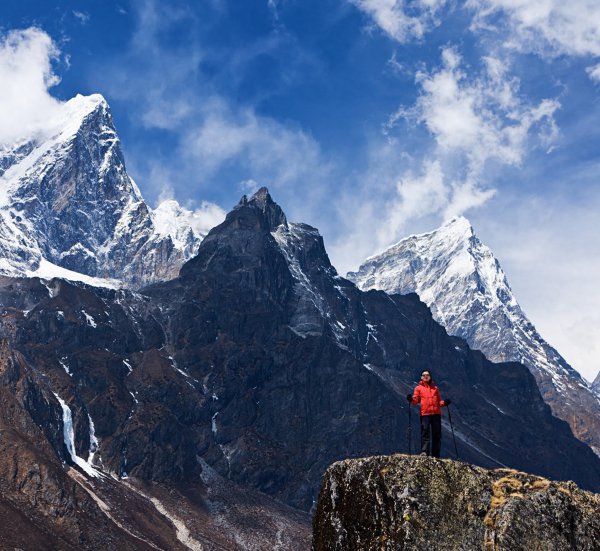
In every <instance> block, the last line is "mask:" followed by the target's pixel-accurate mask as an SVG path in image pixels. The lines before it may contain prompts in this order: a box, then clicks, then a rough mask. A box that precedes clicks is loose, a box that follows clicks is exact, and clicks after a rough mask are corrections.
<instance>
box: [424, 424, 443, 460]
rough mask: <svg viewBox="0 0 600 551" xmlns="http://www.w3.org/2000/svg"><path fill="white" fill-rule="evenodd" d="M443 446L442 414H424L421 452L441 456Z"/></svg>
mask: <svg viewBox="0 0 600 551" xmlns="http://www.w3.org/2000/svg"><path fill="white" fill-rule="evenodd" d="M441 446H442V416H441V415H439V414H436V415H423V416H421V453H426V454H427V455H432V456H433V457H439V456H440V450H441Z"/></svg>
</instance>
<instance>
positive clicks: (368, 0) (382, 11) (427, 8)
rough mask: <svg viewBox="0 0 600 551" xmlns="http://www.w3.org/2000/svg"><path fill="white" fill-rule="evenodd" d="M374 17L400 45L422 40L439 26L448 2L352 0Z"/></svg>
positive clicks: (375, 21)
mask: <svg viewBox="0 0 600 551" xmlns="http://www.w3.org/2000/svg"><path fill="white" fill-rule="evenodd" d="M350 2H351V3H352V4H354V5H355V6H356V7H357V8H359V9H360V10H361V11H363V12H364V13H366V14H367V15H369V16H370V17H371V19H372V20H373V22H374V23H375V24H376V25H378V26H379V27H380V28H381V29H382V30H383V31H384V32H385V33H386V34H387V35H388V36H390V37H391V38H393V39H394V40H397V41H398V42H408V41H409V40H412V39H420V38H423V36H424V35H425V33H426V32H427V31H428V30H429V29H430V28H432V27H434V26H435V25H437V24H438V23H439V22H438V21H437V20H436V15H437V13H438V11H439V10H440V9H441V8H442V7H443V6H444V5H445V4H446V3H447V0H413V1H412V2H410V3H407V2H405V1H404V0H350Z"/></svg>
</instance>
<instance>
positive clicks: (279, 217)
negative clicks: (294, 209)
mask: <svg viewBox="0 0 600 551" xmlns="http://www.w3.org/2000/svg"><path fill="white" fill-rule="evenodd" d="M237 206H238V207H243V206H251V207H255V208H257V209H259V210H260V211H261V212H262V214H263V215H264V217H265V220H266V222H267V226H268V228H269V231H273V230H276V229H277V228H278V227H279V226H281V225H282V224H283V225H284V226H286V227H287V225H288V222H287V218H286V216H285V213H284V212H283V210H282V209H281V207H280V206H279V205H278V204H277V203H276V202H275V201H273V198H272V197H271V194H270V193H269V190H268V189H267V188H266V187H264V186H263V187H261V188H260V189H259V190H258V191H257V192H256V193H254V195H252V197H250V199H248V197H247V196H246V195H244V196H243V197H242V198H241V199H240V202H239V203H238V205H237Z"/></svg>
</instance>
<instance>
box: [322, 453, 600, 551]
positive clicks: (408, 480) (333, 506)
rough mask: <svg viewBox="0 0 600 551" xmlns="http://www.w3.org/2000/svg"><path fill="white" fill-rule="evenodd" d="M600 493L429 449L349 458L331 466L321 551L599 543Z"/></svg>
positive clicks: (509, 549)
mask: <svg viewBox="0 0 600 551" xmlns="http://www.w3.org/2000/svg"><path fill="white" fill-rule="evenodd" d="M599 507H600V495H598V494H592V493H589V492H584V491H582V490H580V489H579V488H578V487H577V486H576V485H575V484H573V483H572V482H569V483H557V482H551V481H550V480H546V479H544V478H540V477H536V476H532V475H530V474H526V473H522V472H518V471H514V470H512V469H497V470H493V471H488V470H485V469H481V468H477V467H473V466H472V465H465V464H462V463H458V462H454V461H450V460H439V459H433V458H429V457H409V456H403V455H394V456H391V457H370V458H366V459H356V460H347V461H341V462H339V463H336V464H334V465H332V466H331V467H330V468H329V469H328V470H327V473H326V474H325V477H324V480H323V486H322V488H321V493H320V495H319V502H318V506H317V512H316V514H315V518H314V523H313V526H314V532H313V546H312V549H313V550H314V551H337V550H339V551H342V550H344V551H354V550H356V551H371V550H373V551H375V550H377V551H381V550H388V549H389V550H397V549H403V550H415V551H416V550H419V549H444V550H446V551H459V550H463V549H486V550H487V549H490V550H494V551H518V550H524V549H540V550H541V549H544V550H552V551H570V550H572V549H578V550H580V551H594V550H596V549H598V541H600V519H599V518H598V515H597V511H598V508H599Z"/></svg>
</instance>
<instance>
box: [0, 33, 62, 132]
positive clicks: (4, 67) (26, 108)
mask: <svg viewBox="0 0 600 551" xmlns="http://www.w3.org/2000/svg"><path fill="white" fill-rule="evenodd" d="M59 53H60V52H59V50H58V48H57V47H56V45H55V44H54V43H53V41H52V39H51V38H50V37H49V36H48V34H46V33H45V32H44V31H42V30H40V29H37V28H29V29H24V30H12V31H9V32H8V33H6V34H5V35H3V36H1V37H0V82H1V83H2V84H1V85H0V121H2V124H1V125H0V144H2V143H10V142H13V141H15V140H18V139H19V138H22V137H24V136H31V135H33V134H35V133H36V132H38V131H40V130H42V129H43V128H45V127H46V126H47V125H48V121H49V120H50V119H53V118H54V117H56V116H58V114H59V111H60V107H61V103H60V102H59V101H58V100H56V99H55V98H53V97H52V96H51V95H50V94H49V92H48V89H49V88H51V87H52V86H55V85H56V84H58V82H59V78H58V77H57V76H56V74H55V73H54V71H53V69H52V62H53V61H54V60H56V59H57V58H58V56H59Z"/></svg>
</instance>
